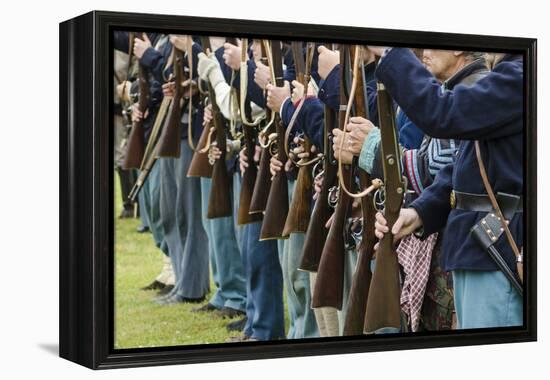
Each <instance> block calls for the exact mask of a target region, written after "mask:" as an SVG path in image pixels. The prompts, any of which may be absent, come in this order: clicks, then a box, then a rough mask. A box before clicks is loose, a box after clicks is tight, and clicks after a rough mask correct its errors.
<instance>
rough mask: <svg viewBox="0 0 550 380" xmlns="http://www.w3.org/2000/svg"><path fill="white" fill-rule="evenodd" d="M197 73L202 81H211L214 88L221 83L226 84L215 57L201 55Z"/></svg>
mask: <svg viewBox="0 0 550 380" xmlns="http://www.w3.org/2000/svg"><path fill="white" fill-rule="evenodd" d="M197 71H198V72H199V77H200V78H201V79H202V80H207V81H209V82H210V84H211V85H212V87H216V86H217V85H218V84H219V83H220V82H225V78H224V77H223V73H222V69H221V67H220V63H219V62H218V60H217V59H216V56H215V55H212V56H210V57H208V56H207V55H206V54H204V53H199V63H198V65H197Z"/></svg>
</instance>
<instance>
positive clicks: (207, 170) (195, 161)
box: [187, 127, 212, 178]
mask: <svg viewBox="0 0 550 380" xmlns="http://www.w3.org/2000/svg"><path fill="white" fill-rule="evenodd" d="M208 133H209V128H208V127H204V128H203V130H202V133H201V137H200V139H199V143H198V144H197V146H196V150H195V152H194V153H193V158H192V159H191V163H190V164H189V169H188V170H187V177H206V178H210V177H212V165H210V162H209V160H208V152H205V153H200V150H202V149H204V147H205V146H206V142H207V140H208Z"/></svg>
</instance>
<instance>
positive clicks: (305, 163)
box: [283, 41, 316, 236]
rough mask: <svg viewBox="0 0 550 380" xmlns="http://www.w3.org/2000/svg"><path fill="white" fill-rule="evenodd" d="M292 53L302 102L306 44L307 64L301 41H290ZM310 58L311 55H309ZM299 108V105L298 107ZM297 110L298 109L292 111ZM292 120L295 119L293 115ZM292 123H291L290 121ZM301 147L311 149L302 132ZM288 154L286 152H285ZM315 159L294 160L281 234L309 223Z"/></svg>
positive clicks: (306, 72)
mask: <svg viewBox="0 0 550 380" xmlns="http://www.w3.org/2000/svg"><path fill="white" fill-rule="evenodd" d="M291 48H292V53H293V57H294V67H295V68H296V79H297V80H298V82H300V83H301V84H302V85H303V86H304V95H303V97H302V100H301V102H302V104H301V105H303V102H305V101H306V95H307V90H308V84H309V79H310V70H311V59H310V53H309V46H308V49H307V51H308V60H307V65H306V62H305V61H304V54H303V52H302V43H301V42H296V41H293V42H292V43H291ZM311 58H312V57H311ZM300 109H301V107H300ZM294 112H295V113H297V112H299V110H298V109H296V110H295V111H294ZM293 120H296V119H295V118H294V117H293ZM292 124H293V123H292ZM291 129H292V125H291V124H289V125H288V126H287V130H286V133H285V139H284V148H285V149H288V136H289V135H290V133H291ZM303 140H304V142H303V144H302V146H303V148H304V152H307V153H309V152H310V151H311V143H310V141H309V138H308V137H307V136H306V135H305V134H304V136H303ZM287 155H288V152H287ZM315 162H316V161H315V160H309V159H307V158H303V159H301V160H299V161H298V162H295V164H296V166H298V168H299V169H298V176H297V178H296V186H295V187H294V193H293V194H292V201H291V203H290V208H289V212H288V216H287V218H286V222H285V226H284V229H283V235H284V236H288V235H290V234H291V233H294V232H302V233H305V232H306V231H307V227H308V225H309V218H310V214H311V198H312V195H313V176H312V172H311V164H313V163H315Z"/></svg>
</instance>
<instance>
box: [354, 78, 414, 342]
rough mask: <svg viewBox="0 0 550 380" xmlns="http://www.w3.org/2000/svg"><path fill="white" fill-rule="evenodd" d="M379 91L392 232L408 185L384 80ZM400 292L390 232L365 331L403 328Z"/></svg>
mask: <svg viewBox="0 0 550 380" xmlns="http://www.w3.org/2000/svg"><path fill="white" fill-rule="evenodd" d="M377 93H378V115H379V118H380V134H381V147H382V159H383V168H384V193H385V197H384V198H385V205H384V217H385V218H386V221H387V226H388V228H389V230H390V231H391V229H392V227H393V225H394V223H395V221H396V220H397V218H398V217H399V211H400V210H401V206H402V204H403V195H404V191H405V185H404V182H403V178H402V173H401V155H400V152H401V151H400V149H399V146H398V141H397V136H396V134H397V132H396V130H395V114H394V110H393V104H392V100H391V97H390V95H389V94H388V92H387V91H386V89H385V88H384V86H383V84H381V83H378V91H377ZM400 291H401V289H400V284H399V265H398V262H397V254H396V253H395V249H394V244H393V234H392V233H391V232H388V233H387V234H385V235H384V238H383V239H382V240H381V241H380V243H379V246H378V250H377V252H376V268H375V270H374V274H373V276H372V281H371V286H370V290H369V297H368V300H367V309H366V314H365V321H364V328H363V332H364V333H366V334H371V333H375V332H376V331H377V330H379V329H382V328H388V327H390V328H395V329H399V328H400V326H401V321H400V313H401V308H400Z"/></svg>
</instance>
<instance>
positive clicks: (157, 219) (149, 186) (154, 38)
mask: <svg viewBox="0 0 550 380" xmlns="http://www.w3.org/2000/svg"><path fill="white" fill-rule="evenodd" d="M138 36H139V37H142V38H143V39H142V38H135V39H134V43H133V54H134V56H135V57H136V58H137V59H138V60H139V61H140V63H141V64H143V65H144V66H145V67H147V68H148V69H149V81H150V83H151V85H150V93H151V104H150V106H149V107H148V109H147V111H146V113H145V115H143V114H141V112H139V110H138V109H137V107H132V119H134V120H137V119H140V118H143V119H144V120H143V127H144V129H145V137H146V139H148V138H149V135H150V133H151V130H152V127H153V123H154V121H155V118H156V116H157V112H158V109H159V104H160V102H161V100H162V96H163V95H162V89H161V83H160V82H159V81H158V80H157V76H156V75H155V70H154V68H153V67H152V66H151V65H150V62H149V61H148V60H147V58H143V56H144V54H145V52H146V51H147V50H148V47H150V48H149V50H151V51H156V50H155V49H154V48H153V47H152V46H153V45H154V46H156V47H161V46H163V45H164V43H165V42H166V40H167V37H163V36H161V35H159V34H154V33H150V34H143V35H139V34H138ZM129 37H130V36H129V33H127V32H115V34H114V47H115V49H117V50H120V51H123V52H128V49H129V45H130V44H129ZM136 84H137V83H136V82H134V83H133V85H132V86H131V90H130V91H131V92H137V86H136ZM159 166H160V165H158V164H157V165H154V166H153V168H152V170H151V172H150V173H149V176H148V177H147V180H146V181H145V183H144V184H143V186H142V188H141V191H140V192H139V195H138V202H139V206H140V214H141V217H142V220H144V221H145V225H146V226H148V227H149V229H150V230H151V232H152V234H153V239H154V241H155V245H156V246H157V247H158V248H160V249H161V251H162V252H163V253H164V255H165V257H166V256H168V255H169V248H168V245H167V244H166V240H165V235H164V229H163V226H162V220H161V215H160V186H159V183H160V180H159V176H160V167H159ZM169 277H171V267H170V266H168V265H165V266H164V269H163V271H162V273H161V274H160V275H159V276H158V277H157V280H163V281H162V284H164V285H168V287H167V288H165V290H166V291H168V290H171V287H172V281H173V279H170V278H169ZM159 282H160V281H159ZM158 287H162V285H161V284H156V283H155V281H153V283H151V284H150V285H148V286H146V287H145V288H144V289H154V288H158Z"/></svg>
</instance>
